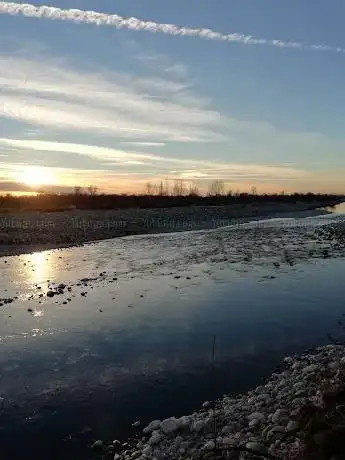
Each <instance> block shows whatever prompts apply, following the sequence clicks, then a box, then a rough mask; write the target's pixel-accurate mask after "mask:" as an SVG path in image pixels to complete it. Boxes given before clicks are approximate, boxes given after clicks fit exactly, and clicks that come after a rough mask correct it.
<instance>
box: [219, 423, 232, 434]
mask: <svg viewBox="0 0 345 460" xmlns="http://www.w3.org/2000/svg"><path fill="white" fill-rule="evenodd" d="M231 432H232V428H231V426H229V425H225V426H223V428H222V430H221V433H222V434H230V433H231Z"/></svg>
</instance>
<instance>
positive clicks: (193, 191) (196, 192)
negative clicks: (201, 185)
mask: <svg viewBox="0 0 345 460" xmlns="http://www.w3.org/2000/svg"><path fill="white" fill-rule="evenodd" d="M189 195H190V196H199V195H200V193H199V189H198V186H197V185H195V184H190V185H189Z"/></svg>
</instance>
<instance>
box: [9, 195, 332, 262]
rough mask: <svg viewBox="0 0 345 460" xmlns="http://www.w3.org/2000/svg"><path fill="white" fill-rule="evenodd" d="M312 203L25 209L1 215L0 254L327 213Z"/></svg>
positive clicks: (14, 253) (318, 203) (29, 251)
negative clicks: (32, 210)
mask: <svg viewBox="0 0 345 460" xmlns="http://www.w3.org/2000/svg"><path fill="white" fill-rule="evenodd" d="M323 204H324V203H323ZM319 208H320V202H316V201H315V202H313V203H308V204H306V203H293V204H291V203H281V204H270V203H264V204H262V203H259V204H249V205H230V206H206V207H205V206H198V207H193V206H192V207H181V208H162V209H129V210H114V211H75V210H74V211H64V212H54V213H42V212H22V213H7V214H2V215H1V216H0V257H1V256H10V255H19V254H24V253H32V252H36V251H40V250H47V249H55V248H67V247H73V246H78V245H83V244H85V243H88V242H94V241H100V240H105V239H111V238H116V237H122V236H129V235H141V234H157V233H167V232H178V231H192V230H202V229H214V228H219V227H226V226H229V225H237V224H243V223H246V222H249V221H253V220H254V221H255V220H260V219H264V218H279V217H288V218H298V217H311V216H317V215H322V214H328V213H329V212H328V211H326V210H325V209H322V210H321V209H319Z"/></svg>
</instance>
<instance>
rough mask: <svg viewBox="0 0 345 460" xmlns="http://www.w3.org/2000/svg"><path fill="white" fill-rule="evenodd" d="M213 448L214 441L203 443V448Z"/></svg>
mask: <svg viewBox="0 0 345 460" xmlns="http://www.w3.org/2000/svg"><path fill="white" fill-rule="evenodd" d="M214 448H215V444H214V441H207V442H206V444H204V447H203V449H205V450H213V449H214Z"/></svg>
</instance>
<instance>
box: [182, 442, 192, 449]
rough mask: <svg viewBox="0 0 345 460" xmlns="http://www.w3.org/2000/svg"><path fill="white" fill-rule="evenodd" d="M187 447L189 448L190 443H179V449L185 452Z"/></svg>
mask: <svg viewBox="0 0 345 460" xmlns="http://www.w3.org/2000/svg"><path fill="white" fill-rule="evenodd" d="M189 446H190V442H188V441H183V442H181V444H180V449H185V450H187V449H188V448H189Z"/></svg>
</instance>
